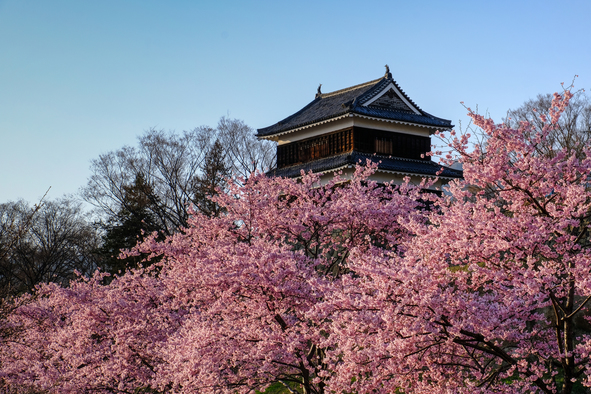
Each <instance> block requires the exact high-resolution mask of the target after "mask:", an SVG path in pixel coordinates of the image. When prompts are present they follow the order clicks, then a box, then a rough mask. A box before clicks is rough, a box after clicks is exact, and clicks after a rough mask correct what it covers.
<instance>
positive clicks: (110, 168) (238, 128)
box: [82, 118, 274, 235]
mask: <svg viewBox="0 0 591 394" xmlns="http://www.w3.org/2000/svg"><path fill="white" fill-rule="evenodd" d="M216 141H219V144H220V146H221V149H222V152H219V155H221V156H222V157H223V158H224V161H225V166H224V168H226V169H228V170H229V172H230V173H231V174H235V175H239V176H245V177H248V176H249V175H250V173H252V172H253V171H255V170H265V169H267V168H269V167H270V166H272V165H273V160H274V152H273V148H274V145H273V144H272V143H269V142H267V141H259V140H258V139H257V138H256V137H255V135H254V130H252V129H251V128H250V127H248V126H246V125H245V124H244V122H242V121H240V120H236V119H228V118H222V119H221V120H220V122H219V124H218V126H217V128H215V129H214V128H211V127H208V126H201V127H198V128H196V129H194V130H191V131H184V132H183V133H181V134H175V133H172V132H165V131H161V130H154V129H151V130H148V131H147V132H146V133H145V134H143V135H142V136H140V137H139V138H138V147H129V146H125V147H123V148H121V149H119V150H117V151H114V152H109V153H106V154H103V155H101V156H99V158H98V159H96V160H93V161H92V164H91V170H92V172H93V175H92V176H91V178H90V179H89V181H88V184H87V185H86V187H84V188H83V189H82V196H83V198H84V200H86V201H87V202H89V203H90V204H92V205H94V206H96V207H98V208H99V209H100V210H101V211H102V212H103V213H104V214H105V215H106V216H107V218H109V217H115V216H116V215H117V214H118V213H119V212H121V210H128V211H132V210H131V209H130V208H132V207H128V206H127V205H128V203H129V201H126V190H127V188H129V187H130V186H131V185H133V184H134V182H135V180H136V179H137V177H138V176H141V177H142V178H143V180H144V181H145V183H146V185H147V187H146V195H145V197H146V198H147V199H148V200H150V204H147V205H146V206H148V207H149V209H150V214H151V215H152V217H153V218H154V220H155V221H156V225H157V228H158V229H159V230H160V231H161V232H162V233H163V234H165V235H170V234H172V233H174V232H176V231H177V230H178V229H179V228H181V227H185V226H186V225H187V219H188V218H189V206H190V205H191V204H198V203H199V202H200V198H201V196H200V195H196V193H195V184H196V182H201V183H203V181H204V179H203V176H204V175H208V176H209V175H211V176H215V174H211V173H209V174H206V171H204V168H206V167H207V163H206V155H207V153H208V152H211V151H212V149H213V146H214V144H216Z"/></svg>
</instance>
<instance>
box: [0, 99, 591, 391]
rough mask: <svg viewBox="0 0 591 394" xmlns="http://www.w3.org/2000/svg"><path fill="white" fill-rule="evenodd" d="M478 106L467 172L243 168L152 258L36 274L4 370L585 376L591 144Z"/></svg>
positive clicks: (316, 381)
mask: <svg viewBox="0 0 591 394" xmlns="http://www.w3.org/2000/svg"><path fill="white" fill-rule="evenodd" d="M570 97H571V93H570V92H569V91H566V92H565V94H564V95H556V96H555V98H554V110H552V111H551V114H550V118H549V119H544V120H543V121H544V122H546V128H545V129H544V130H545V131H544V132H542V133H540V134H536V135H535V136H534V137H532V133H531V132H530V131H531V130H530V126H529V125H528V124H522V125H521V126H520V128H519V129H517V130H514V129H509V128H507V127H505V126H504V125H502V124H501V125H498V124H495V123H494V122H492V121H491V120H490V119H485V118H483V117H481V116H479V115H477V114H474V113H471V116H472V118H473V120H474V122H475V124H476V125H477V126H479V127H480V128H482V130H483V132H484V133H485V134H486V136H487V140H486V146H482V147H476V149H473V150H470V149H468V139H467V137H466V136H456V135H455V133H451V135H450V136H449V138H450V140H449V144H450V146H451V147H452V148H453V149H454V150H455V151H456V152H457V153H458V154H459V156H460V158H461V161H462V163H463V166H464V176H465V179H464V180H463V181H457V182H452V183H451V184H450V185H449V189H448V192H449V193H446V194H445V195H443V196H441V197H438V196H436V195H432V194H428V193H421V189H422V188H424V187H426V186H427V185H426V184H422V185H418V186H416V187H413V186H410V185H409V184H408V183H407V184H404V185H402V186H400V187H393V186H388V185H386V186H384V185H377V184H375V183H374V182H372V181H371V180H369V178H368V177H369V176H370V175H371V174H372V172H373V171H374V170H375V167H372V166H371V165H368V166H367V167H362V166H360V167H358V168H357V172H356V174H355V176H354V178H353V179H351V180H349V181H347V182H343V181H344V180H342V179H340V178H338V177H336V178H335V179H334V181H333V182H331V183H330V184H328V185H325V186H320V185H319V183H318V178H317V177H315V176H313V175H305V176H303V177H302V178H301V179H300V180H299V181H296V180H292V179H280V178H273V179H270V178H266V177H265V176H263V175H253V176H252V177H251V178H250V179H248V180H247V181H244V182H243V184H242V185H241V186H238V185H237V184H231V185H230V186H229V190H228V192H227V193H224V194H222V195H220V196H218V197H216V202H217V203H218V204H220V206H222V207H224V214H223V215H221V216H220V217H217V218H210V217H206V216H203V215H200V214H197V213H195V214H194V215H193V217H192V218H191V219H190V225H189V227H188V228H186V229H184V230H183V231H182V232H180V233H178V234H176V235H174V236H172V237H169V238H168V239H166V240H165V241H164V242H157V241H156V240H155V238H151V239H148V240H147V241H146V242H144V243H143V244H141V245H138V246H137V248H136V249H135V250H134V251H132V252H131V253H150V254H152V256H161V259H160V260H159V262H158V263H156V264H154V265H152V266H150V267H149V268H146V269H138V270H135V271H131V272H128V273H126V274H125V275H123V276H121V277H116V278H115V279H114V280H113V281H112V282H110V284H108V285H104V284H103V278H104V274H101V273H97V274H96V275H95V276H94V277H92V278H88V279H80V280H79V281H76V282H74V283H72V284H71V286H70V287H68V288H60V287H58V286H56V285H51V284H49V285H43V286H41V287H39V289H38V291H37V293H36V294H35V295H32V296H31V295H28V296H24V297H23V298H22V299H20V300H18V301H17V302H18V303H19V306H18V307H16V308H15V309H14V311H12V312H11V313H10V314H9V315H8V316H7V317H6V319H5V320H4V321H3V322H2V325H1V326H0V330H1V332H2V334H3V335H2V337H0V340H1V341H2V342H1V347H0V388H1V389H5V390H6V391H8V390H12V391H13V392H23V393H24V392H28V391H41V392H48V393H86V392H89V393H90V392H93V393H94V392H97V393H134V392H162V393H164V392H166V393H202V392H203V393H217V392H225V393H246V392H252V391H254V390H260V391H264V390H265V388H267V387H269V386H270V385H281V386H283V387H284V389H285V390H286V391H288V390H289V391H298V392H302V393H306V394H311V393H316V394H323V393H325V392H326V393H328V392H356V393H369V392H383V393H392V392H404V393H433V392H437V393H499V392H502V393H524V392H532V393H558V392H560V393H571V392H574V390H578V389H581V388H582V387H591V380H590V376H591V373H590V371H589V369H588V366H589V361H590V359H589V357H590V356H591V337H590V336H589V334H590V333H591V326H590V325H589V324H588V322H587V321H586V316H587V314H588V309H587V301H588V300H589V299H590V297H591V244H590V242H589V241H590V234H589V225H590V224H591V190H590V182H591V181H590V176H591V151H589V150H587V151H585V152H584V153H585V154H584V156H585V157H584V158H577V157H576V156H575V155H574V154H572V153H571V152H568V151H566V150H561V151H557V152H555V154H554V155H552V157H548V156H542V155H539V154H537V153H536V152H537V150H536V146H537V144H540V143H543V142H544V138H545V133H546V132H549V131H551V129H552V127H554V125H555V124H556V122H557V120H558V118H559V116H560V114H561V113H562V111H563V110H564V108H565V107H566V105H568V100H569V98H570Z"/></svg>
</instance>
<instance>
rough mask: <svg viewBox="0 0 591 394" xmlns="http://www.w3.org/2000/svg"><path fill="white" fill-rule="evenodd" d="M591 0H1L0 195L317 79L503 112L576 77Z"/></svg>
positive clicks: (259, 112) (297, 99) (55, 191)
mask: <svg viewBox="0 0 591 394" xmlns="http://www.w3.org/2000/svg"><path fill="white" fill-rule="evenodd" d="M589 15H591V2H589V1H568V0H564V1H561V2H556V1H554V2H550V1H517V0H514V1H504V0H497V1H477V0H472V1H420V0H418V1H346V0H341V1H292V2H287V1H277V0H275V1H224V0H217V1H181V0H169V1H151V0H142V1H136V0H117V1H111V0H101V1H83V0H77V1H74V0H71V1H69V0H52V1H47V0H39V1H29V0H0V203H1V202H6V201H9V200H16V199H18V198H24V199H26V200H28V201H30V202H35V201H36V200H37V199H38V198H39V197H41V196H42V195H43V194H44V193H45V191H46V190H47V189H48V188H49V187H50V186H51V191H50V192H49V195H48V196H49V198H50V199H54V198H59V197H61V196H62V195H64V194H74V193H76V192H77V191H78V189H79V188H80V187H81V186H83V185H84V184H86V181H87V179H88V177H89V176H90V171H89V165H90V160H92V159H93V158H96V157H98V155H99V154H101V153H105V152H107V151H110V150H115V149H118V148H120V147H122V146H123V145H133V144H135V141H136V138H137V136H138V135H140V134H142V133H143V131H144V130H147V129H149V128H151V127H155V128H159V129H165V130H176V131H182V130H188V129H192V128H194V127H197V126H200V125H211V126H215V124H216V123H217V121H218V119H219V118H220V117H221V116H228V115H229V116H230V117H233V118H238V119H242V120H244V121H245V122H246V123H247V124H249V125H250V126H251V127H253V128H255V129H256V128H260V127H265V126H269V125H271V124H273V123H275V122H277V121H279V120H281V119H283V118H284V117H286V116H288V115H290V114H292V113H293V112H295V111H296V110H299V109H300V108H301V107H303V106H304V105H306V104H307V103H308V102H309V101H311V100H312V99H313V98H314V94H315V93H316V88H317V86H318V84H319V83H322V84H323V85H322V90H323V92H329V91H333V90H337V89H341V88H344V87H347V86H351V85H354V84H358V83H362V82H366V81H369V80H372V79H375V78H379V77H381V76H382V75H383V73H384V65H385V64H389V66H390V69H391V71H392V74H393V76H394V79H396V80H397V82H398V83H399V85H400V86H401V87H402V88H403V89H404V90H405V91H406V93H407V94H408V95H409V96H410V97H411V98H412V99H413V100H414V101H415V102H416V103H417V104H418V105H419V106H420V107H421V108H422V109H423V110H425V111H427V112H430V113H432V114H433V115H436V116H439V117H443V118H447V119H451V120H452V121H453V123H454V124H455V125H459V123H460V122H461V123H462V124H464V125H465V124H466V123H467V122H468V120H467V117H466V110H465V109H464V107H462V105H461V104H460V101H464V102H465V103H466V105H468V106H471V107H476V106H478V108H479V110H480V112H485V111H488V112H489V113H490V114H491V115H492V117H493V118H494V119H495V120H497V121H500V119H501V117H502V116H503V115H504V114H505V112H506V111H507V109H509V108H515V107H517V106H519V105H520V104H521V103H523V102H524V101H525V100H527V99H529V98H533V97H535V96H536V95H537V94H538V93H546V92H554V91H556V90H559V89H560V83H561V82H565V83H567V84H568V83H570V81H571V80H572V78H573V77H574V75H575V74H578V75H579V78H577V80H576V82H575V84H576V87H577V88H585V89H586V90H587V89H589V88H591V67H590V65H591V44H590V39H591V24H590V23H589Z"/></svg>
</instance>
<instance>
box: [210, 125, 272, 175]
mask: <svg viewBox="0 0 591 394" xmlns="http://www.w3.org/2000/svg"><path fill="white" fill-rule="evenodd" d="M217 132H218V136H219V137H218V138H219V139H220V142H221V144H222V146H223V147H224V149H225V151H226V160H227V165H228V168H229V169H230V172H232V173H233V174H234V175H238V176H242V177H244V178H248V177H249V176H250V174H251V173H252V172H254V171H257V170H258V171H268V170H270V169H272V168H273V167H275V160H276V149H275V144H274V143H273V142H270V141H266V140H259V139H258V138H256V137H255V132H254V130H253V129H251V128H250V127H249V126H247V125H246V124H245V123H244V122H243V121H241V120H238V119H229V118H226V117H222V118H221V119H220V121H219V122H218V127H217Z"/></svg>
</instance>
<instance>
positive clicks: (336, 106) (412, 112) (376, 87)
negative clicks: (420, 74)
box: [257, 70, 453, 137]
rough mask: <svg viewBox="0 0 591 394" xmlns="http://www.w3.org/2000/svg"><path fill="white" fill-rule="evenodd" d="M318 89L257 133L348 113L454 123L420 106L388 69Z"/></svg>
mask: <svg viewBox="0 0 591 394" xmlns="http://www.w3.org/2000/svg"><path fill="white" fill-rule="evenodd" d="M318 91H319V92H318V94H316V98H315V99H314V101H312V102H311V103H309V104H308V105H306V106H305V107H304V108H302V109H301V110H299V111H298V112H296V113H295V114H293V115H291V116H288V117H287V118H285V119H283V120H282V121H280V122H277V123H276V124H274V125H272V126H269V127H265V128H262V129H258V130H257V131H258V134H257V136H259V137H267V136H272V135H274V134H279V133H283V132H286V131H289V130H292V129H297V128H300V127H303V126H306V125H311V124H313V123H317V122H321V121H325V120H328V119H331V118H336V117H340V116H343V115H346V114H356V115H360V116H367V117H370V118H378V119H385V120H389V121H397V122H402V123H411V124H417V125H422V126H427V127H432V128H441V129H449V128H451V127H453V125H452V124H451V121H449V120H446V119H441V118H438V117H436V116H433V115H431V114H429V113H427V112H425V111H423V110H422V109H420V108H419V106H418V105H416V104H415V103H414V102H413V101H412V100H411V99H410V97H408V96H407V95H406V93H404V91H403V90H402V89H401V88H400V86H398V84H397V83H396V81H394V80H393V79H392V74H390V72H389V71H388V70H387V71H386V75H384V77H382V78H380V79H375V80H373V81H369V82H366V83H362V84H360V85H355V86H351V87H349V88H346V89H341V90H337V91H335V92H331V93H320V88H318Z"/></svg>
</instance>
